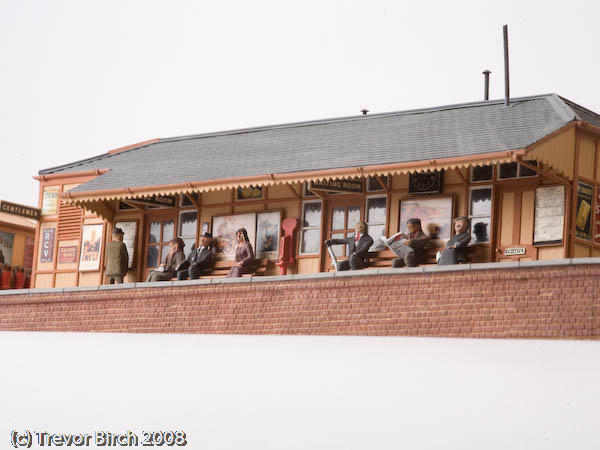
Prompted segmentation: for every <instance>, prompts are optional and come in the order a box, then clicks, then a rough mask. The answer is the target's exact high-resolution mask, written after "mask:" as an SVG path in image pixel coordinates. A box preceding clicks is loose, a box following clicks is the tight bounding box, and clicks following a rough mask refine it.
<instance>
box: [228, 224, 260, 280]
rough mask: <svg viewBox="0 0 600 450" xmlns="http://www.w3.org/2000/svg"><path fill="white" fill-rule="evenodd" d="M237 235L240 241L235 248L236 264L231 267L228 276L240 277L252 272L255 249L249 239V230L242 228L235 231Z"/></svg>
mask: <svg viewBox="0 0 600 450" xmlns="http://www.w3.org/2000/svg"><path fill="white" fill-rule="evenodd" d="M235 237H236V239H237V241H238V245H237V248H236V249H235V264H234V265H233V266H232V267H231V269H229V273H228V274H227V277H229V278H238V277H241V276H242V274H244V273H250V272H252V262H253V261H254V251H252V244H250V239H248V232H247V231H246V229H245V228H240V229H239V230H237V231H236V232H235Z"/></svg>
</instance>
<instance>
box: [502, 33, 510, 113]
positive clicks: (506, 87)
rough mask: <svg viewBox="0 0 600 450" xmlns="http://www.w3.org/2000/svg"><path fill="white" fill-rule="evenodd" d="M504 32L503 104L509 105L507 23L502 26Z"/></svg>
mask: <svg viewBox="0 0 600 450" xmlns="http://www.w3.org/2000/svg"><path fill="white" fill-rule="evenodd" d="M502 29H503V32H504V105H505V106H509V105H510V82H509V76H508V25H504V26H503V27H502Z"/></svg>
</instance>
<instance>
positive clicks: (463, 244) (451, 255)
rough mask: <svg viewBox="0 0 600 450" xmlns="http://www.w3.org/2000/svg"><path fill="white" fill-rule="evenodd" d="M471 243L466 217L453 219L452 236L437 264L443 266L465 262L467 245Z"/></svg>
mask: <svg viewBox="0 0 600 450" xmlns="http://www.w3.org/2000/svg"><path fill="white" fill-rule="evenodd" d="M469 242H471V233H470V232H469V219H468V217H464V216H461V217H457V218H456V219H454V236H452V238H450V239H449V240H448V242H446V248H445V249H444V251H443V252H442V254H441V256H440V259H439V261H438V264H439V265H440V266H445V265H449V264H458V263H465V262H467V251H468V245H469Z"/></svg>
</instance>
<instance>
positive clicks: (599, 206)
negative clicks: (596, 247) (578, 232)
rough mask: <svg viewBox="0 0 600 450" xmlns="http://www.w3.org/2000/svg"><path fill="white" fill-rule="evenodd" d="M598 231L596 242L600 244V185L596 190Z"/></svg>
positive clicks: (595, 233)
mask: <svg viewBox="0 0 600 450" xmlns="http://www.w3.org/2000/svg"><path fill="white" fill-rule="evenodd" d="M595 215H596V231H595V232H594V242H595V243H596V244H600V185H598V187H597V188H596V210H595Z"/></svg>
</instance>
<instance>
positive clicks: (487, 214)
mask: <svg viewBox="0 0 600 450" xmlns="http://www.w3.org/2000/svg"><path fill="white" fill-rule="evenodd" d="M491 217H492V187H491V186H485V187H476V188H471V195H470V202H469V219H471V242H472V243H474V244H480V243H486V242H490V231H491V229H490V228H491Z"/></svg>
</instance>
